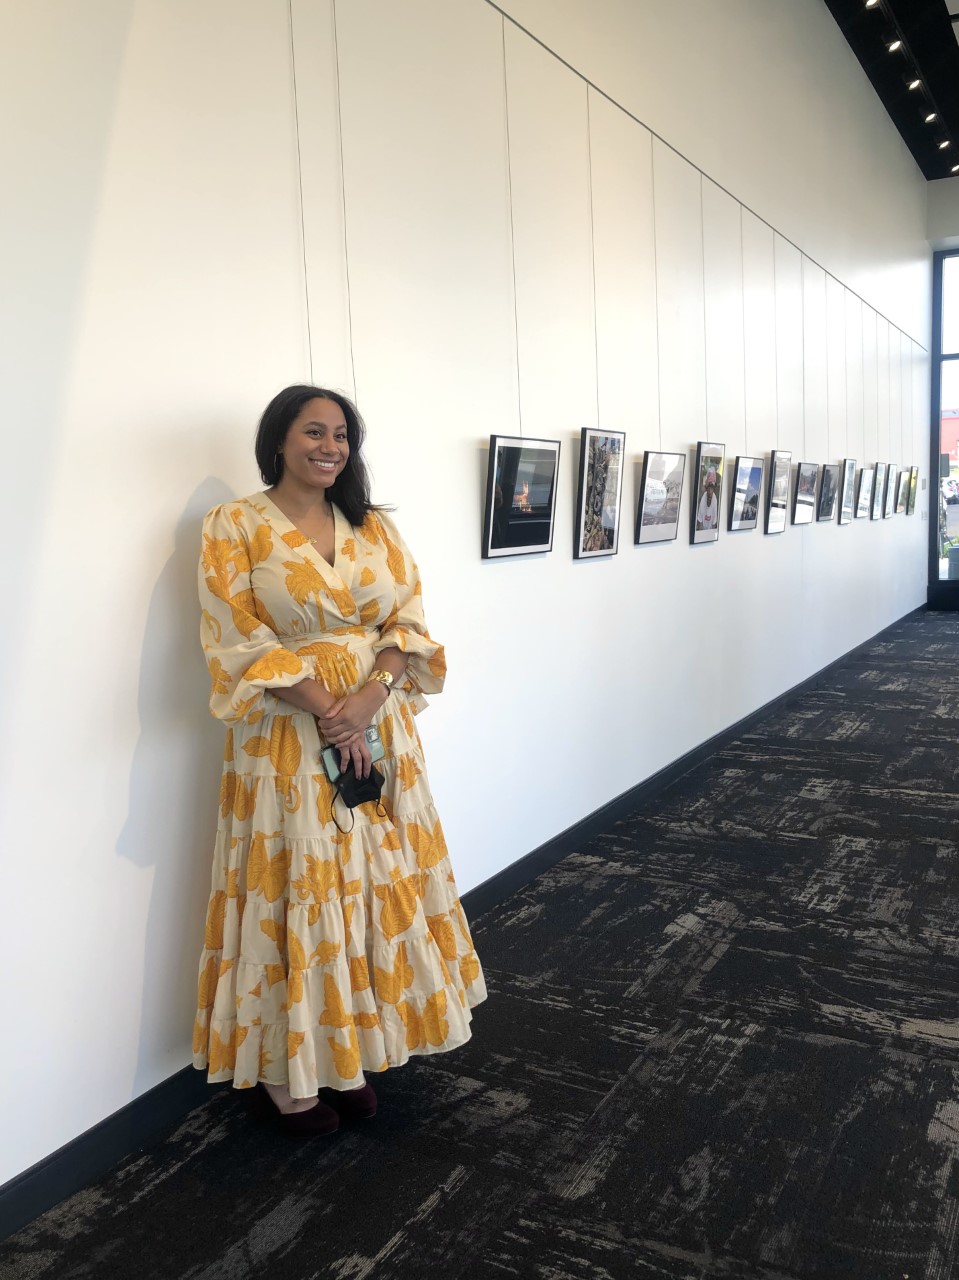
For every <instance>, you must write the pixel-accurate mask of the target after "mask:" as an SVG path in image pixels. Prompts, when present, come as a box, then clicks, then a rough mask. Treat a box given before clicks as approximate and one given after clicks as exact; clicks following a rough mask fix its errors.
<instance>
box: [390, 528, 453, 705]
mask: <svg viewBox="0 0 959 1280" xmlns="http://www.w3.org/2000/svg"><path fill="white" fill-rule="evenodd" d="M372 519H373V520H374V521H375V523H376V524H377V525H378V526H379V531H380V536H381V538H382V540H383V543H384V545H385V547H386V552H387V561H388V564H389V567H390V573H391V576H392V578H393V583H394V588H395V591H396V596H395V601H394V604H393V608H392V609H391V610H390V612H389V614H388V616H387V617H386V618H385V619H384V621H383V625H382V627H381V629H380V638H379V640H378V641H377V642H376V644H375V645H374V646H373V647H374V650H375V651H376V652H377V653H379V652H380V651H381V650H382V649H388V648H396V649H400V650H401V651H402V652H403V653H405V654H408V655H409V660H408V662H407V664H406V679H405V681H404V682H403V685H404V686H405V687H407V688H409V689H411V691H412V695H413V696H412V699H411V701H412V703H413V709H414V711H419V710H421V709H422V708H423V707H424V706H425V705H426V703H425V700H424V699H423V698H422V697H419V696H417V695H420V694H424V693H439V692H440V691H441V690H442V688H443V685H444V683H445V681H446V655H445V653H444V651H443V646H442V645H441V644H437V642H436V641H435V640H434V639H433V638H432V637H431V636H430V633H429V632H428V631H427V629H426V619H425V617H424V616H423V587H422V584H421V582H420V573H419V569H418V568H417V566H416V561H415V560H414V559H413V556H412V555H411V553H410V549H409V547H407V545H406V543H405V542H404V541H403V539H402V537H401V536H400V534H399V532H398V530H397V528H396V526H395V525H394V524H393V522H392V520H390V519H389V518H388V517H386V516H384V515H383V513H382V512H377V513H376V515H375V516H374V517H372Z"/></svg>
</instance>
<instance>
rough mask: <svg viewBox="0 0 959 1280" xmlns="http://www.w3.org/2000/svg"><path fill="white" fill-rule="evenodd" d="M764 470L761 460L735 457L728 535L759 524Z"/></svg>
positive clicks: (741, 455)
mask: <svg viewBox="0 0 959 1280" xmlns="http://www.w3.org/2000/svg"><path fill="white" fill-rule="evenodd" d="M765 470H766V464H765V461H764V460H763V459H762V458H754V457H750V456H749V455H748V454H737V455H736V466H735V468H734V470H733V475H732V482H731V484H730V486H729V522H728V524H727V526H726V527H727V529H728V531H729V532H730V533H744V532H748V531H749V530H751V529H755V528H756V526H757V525H758V524H759V506H760V503H761V501H762V493H763V475H764V473H765Z"/></svg>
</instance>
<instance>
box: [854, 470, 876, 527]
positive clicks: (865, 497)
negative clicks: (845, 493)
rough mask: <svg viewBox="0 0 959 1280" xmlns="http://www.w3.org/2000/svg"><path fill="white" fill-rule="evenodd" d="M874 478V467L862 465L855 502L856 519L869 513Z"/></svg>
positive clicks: (863, 517) (860, 518)
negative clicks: (857, 498)
mask: <svg viewBox="0 0 959 1280" xmlns="http://www.w3.org/2000/svg"><path fill="white" fill-rule="evenodd" d="M875 480H876V468H875V467H863V469H862V470H861V471H860V472H859V501H858V502H857V504H856V519H857V520H863V519H865V517H866V516H868V515H869V511H870V508H871V507H872V488H873V484H874V483H875Z"/></svg>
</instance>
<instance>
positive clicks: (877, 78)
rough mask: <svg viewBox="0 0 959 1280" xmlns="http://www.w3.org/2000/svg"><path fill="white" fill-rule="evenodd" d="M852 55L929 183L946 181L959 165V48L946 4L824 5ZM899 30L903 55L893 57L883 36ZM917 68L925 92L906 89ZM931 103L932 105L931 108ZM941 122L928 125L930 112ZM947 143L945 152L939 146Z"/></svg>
mask: <svg viewBox="0 0 959 1280" xmlns="http://www.w3.org/2000/svg"><path fill="white" fill-rule="evenodd" d="M825 3H826V6H827V7H828V9H829V11H830V13H831V14H832V15H833V17H834V18H835V20H836V22H837V24H838V25H839V28H840V30H841V31H842V33H843V35H844V36H845V37H846V40H847V41H848V43H849V45H850V47H851V49H852V50H853V52H854V53H855V54H856V57H857V58H858V59H859V62H860V64H861V65H862V68H863V70H864V71H865V73H866V75H867V76H868V77H869V81H870V83H871V84H872V86H873V88H874V89H875V91H876V93H877V95H878V97H879V99H880V101H881V102H882V104H883V106H884V107H885V108H886V111H887V112H888V114H889V116H890V118H891V120H892V121H893V123H894V124H895V125H896V128H897V129H898V130H899V132H900V134H901V135H902V138H903V141H904V142H905V143H906V146H907V147H908V148H909V150H910V151H911V152H912V155H913V157H914V158H915V161H916V163H917V164H918V166H919V168H920V169H921V170H922V172H923V174H924V175H925V177H926V178H930V179H931V178H942V177H947V176H949V174H950V170H951V168H952V166H953V165H955V164H959V44H957V42H956V38H955V36H954V34H953V28H952V19H951V17H950V14H949V12H948V10H947V9H946V5H945V2H944V0H880V3H879V4H878V5H876V6H875V7H874V8H871V9H867V8H866V6H865V2H864V0H825ZM890 28H895V30H896V34H897V35H899V36H900V37H901V38H902V40H903V43H904V48H903V50H901V51H899V52H897V53H889V51H888V50H887V48H886V44H885V40H884V36H885V34H886V32H887V31H888V30H889V29H890ZM911 66H915V68H916V72H917V74H918V76H919V78H920V79H921V80H922V82H923V88H922V90H921V91H920V92H917V91H915V90H914V91H912V92H910V91H909V89H908V88H907V87H906V82H905V78H904V77H905V76H906V73H907V71H908V70H909V69H910V67H911ZM926 103H928V104H929V105H928V106H927V105H926ZM930 109H933V110H935V111H936V113H937V116H938V117H939V119H938V120H936V121H935V122H933V123H932V124H928V123H926V121H925V119H924V117H925V115H927V114H928V112H929V110H930ZM944 136H945V137H948V138H949V139H950V140H951V143H952V145H951V146H950V147H949V148H948V149H947V150H945V151H941V150H939V148H938V146H937V143H938V141H939V140H941V139H942V138H943V137H944Z"/></svg>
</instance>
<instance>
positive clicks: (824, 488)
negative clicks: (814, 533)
mask: <svg viewBox="0 0 959 1280" xmlns="http://www.w3.org/2000/svg"><path fill="white" fill-rule="evenodd" d="M841 470H842V468H841V467H840V466H839V463H838V462H835V463H833V462H827V463H826V464H825V465H824V466H823V469H822V483H821V484H820V486H819V506H818V507H817V509H816V519H817V520H835V518H836V499H837V498H838V497H839V473H840V471H841Z"/></svg>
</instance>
